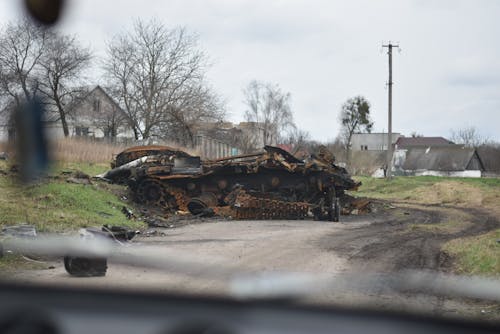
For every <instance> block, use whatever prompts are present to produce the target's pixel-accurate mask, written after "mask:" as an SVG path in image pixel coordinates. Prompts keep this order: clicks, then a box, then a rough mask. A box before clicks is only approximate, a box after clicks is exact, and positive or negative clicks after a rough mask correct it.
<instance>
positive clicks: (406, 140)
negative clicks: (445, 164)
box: [396, 137, 454, 148]
mask: <svg viewBox="0 0 500 334" xmlns="http://www.w3.org/2000/svg"><path fill="white" fill-rule="evenodd" d="M396 145H397V147H398V148H407V147H414V146H427V147H428V146H447V145H454V143H453V142H452V141H450V140H448V139H446V138H443V137H399V139H398V140H397V141H396Z"/></svg>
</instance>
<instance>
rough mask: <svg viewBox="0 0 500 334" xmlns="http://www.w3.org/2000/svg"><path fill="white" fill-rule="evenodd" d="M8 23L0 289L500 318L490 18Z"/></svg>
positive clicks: (284, 12) (216, 15)
mask: <svg viewBox="0 0 500 334" xmlns="http://www.w3.org/2000/svg"><path fill="white" fill-rule="evenodd" d="M25 3H26V4H27V5H24V2H17V1H2V3H1V4H0V23H1V27H0V185H1V191H0V228H1V235H0V240H1V243H2V245H3V246H2V247H0V250H1V252H0V254H1V257H0V269H1V274H0V275H1V278H2V279H4V280H6V281H15V282H22V283H23V284H29V285H31V284H55V285H57V286H64V285H69V286H79V287H100V288H105V289H126V290H129V289H132V290H153V291H156V292H158V293H162V292H172V291H173V292H179V293H182V294H195V295H206V294H208V295H223V296H228V297H230V298H276V297H286V298H291V297H293V298H297V300H298V301H300V302H303V303H312V304H326V305H330V304H336V305H344V306H349V307H369V308H376V309H393V310H401V309H404V310H408V311H410V312H424V313H428V314H433V315H436V316H439V317H443V316H452V317H458V318H464V317H465V318H480V319H487V320H491V321H498V320H499V319H500V297H499V295H498V291H499V290H498V286H499V285H498V284H499V280H498V279H499V277H500V276H499V275H500V262H499V259H500V222H499V218H498V217H499V215H500V206H499V204H498V203H499V201H500V179H499V177H500V134H499V132H498V123H499V122H500V116H499V114H498V113H497V112H495V111H496V110H497V109H498V108H499V107H500V95H499V93H498V92H499V91H500V90H499V88H500V80H499V79H500V65H499V64H498V59H500V47H497V44H496V43H495V41H496V39H497V31H498V29H499V28H500V27H499V23H498V20H497V17H498V15H499V13H500V4H498V3H496V2H493V1H486V0H484V1H441V2H439V3H435V2H433V1H377V2H374V1H349V2H347V1H319V0H318V1H300V0H297V1H274V0H273V1H243V0H242V1H216V0H214V1H211V0H210V1H194V0H193V1H191V0H184V1H162V2H156V1H154V2H153V1H151V2H147V3H144V2H139V1H120V2H105V3H103V2H102V1H77V0H74V1H66V2H64V1H61V2H58V1H54V2H53V4H56V5H57V4H63V5H64V6H63V7H62V9H61V11H60V12H58V11H57V6H56V7H54V8H52V7H50V6H49V7H44V6H39V5H37V4H39V3H41V2H37V1H26V2H25Z"/></svg>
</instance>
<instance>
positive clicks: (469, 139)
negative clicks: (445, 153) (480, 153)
mask: <svg viewBox="0 0 500 334" xmlns="http://www.w3.org/2000/svg"><path fill="white" fill-rule="evenodd" d="M451 140H452V141H453V142H455V144H463V145H465V146H467V147H478V146H481V145H483V144H485V143H487V142H488V140H487V139H486V138H483V137H482V136H481V135H480V134H479V132H478V131H477V129H476V128H475V127H473V126H469V127H465V128H461V129H458V130H451Z"/></svg>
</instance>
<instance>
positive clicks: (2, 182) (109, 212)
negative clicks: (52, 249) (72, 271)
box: [0, 164, 142, 232]
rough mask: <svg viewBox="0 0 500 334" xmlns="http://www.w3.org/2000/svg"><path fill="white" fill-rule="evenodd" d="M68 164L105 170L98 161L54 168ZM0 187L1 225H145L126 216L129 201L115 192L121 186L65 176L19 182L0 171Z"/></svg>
mask: <svg viewBox="0 0 500 334" xmlns="http://www.w3.org/2000/svg"><path fill="white" fill-rule="evenodd" d="M68 168H72V169H74V170H81V171H84V172H85V173H89V174H97V173H96V172H100V171H102V170H105V168H104V169H103V167H102V166H99V165H90V164H78V165H77V164H72V165H71V166H67V165H66V166H63V167H59V170H58V169H56V170H55V172H56V173H57V171H60V170H62V169H68ZM53 173H54V172H53ZM0 188H1V189H2V191H1V192H0V212H1V215H0V226H3V225H14V224H20V223H29V224H34V225H35V226H36V227H37V230H39V231H51V232H61V231H68V230H75V229H78V228H81V227H88V226H101V225H103V224H111V225H123V226H129V227H133V228H138V227H141V226H142V223H141V222H137V221H134V220H128V219H126V217H125V216H124V214H123V213H122V212H121V208H122V207H123V206H124V205H127V203H124V202H122V201H121V200H120V199H119V198H118V196H117V195H116V193H119V192H120V191H123V188H121V187H120V186H114V185H108V184H104V183H97V182H94V183H93V184H91V185H81V184H72V183H67V182H66V180H65V177H61V178H59V179H49V180H46V181H42V182H41V183H38V184H35V185H29V186H20V185H18V184H17V183H16V180H15V179H13V177H12V176H10V175H7V176H5V175H0Z"/></svg>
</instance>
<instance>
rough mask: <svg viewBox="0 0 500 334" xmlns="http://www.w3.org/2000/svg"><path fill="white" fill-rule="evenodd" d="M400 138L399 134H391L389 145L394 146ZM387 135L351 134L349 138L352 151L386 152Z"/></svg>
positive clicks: (381, 133) (380, 133)
mask: <svg viewBox="0 0 500 334" xmlns="http://www.w3.org/2000/svg"><path fill="white" fill-rule="evenodd" d="M400 137H401V134H400V133H397V132H396V133H392V140H391V144H392V145H394V144H395V143H396V141H397V140H398V139H399V138H400ZM387 138H388V134H387V133H383V132H379V133H375V132H374V133H353V134H352V137H351V150H352V151H387Z"/></svg>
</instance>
